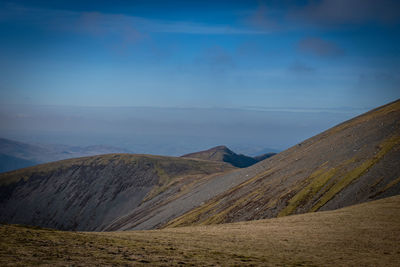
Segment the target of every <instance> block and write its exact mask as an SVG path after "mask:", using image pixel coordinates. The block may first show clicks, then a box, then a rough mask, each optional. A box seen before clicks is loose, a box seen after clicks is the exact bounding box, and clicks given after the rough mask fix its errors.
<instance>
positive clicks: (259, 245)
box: [0, 196, 400, 266]
mask: <svg viewBox="0 0 400 267" xmlns="http://www.w3.org/2000/svg"><path fill="white" fill-rule="evenodd" d="M0 240H1V242H0V265H1V266H8V265H9V266H14V265H17V266H32V265H39V264H40V265H47V266H96V265H97V266H98V265H103V266H115V265H123V266H126V265H142V264H143V265H144V264H150V265H201V266H208V265H210V266H211V265H212V266H215V265H223V266H227V265H229V266H232V265H263V266H343V265H345V266H400V196H396V197H391V198H386V199H383V200H378V201H373V202H369V203H364V204H361V205H357V206H352V207H348V208H344V209H340V210H336V211H328V212H317V213H308V214H303V215H294V216H287V217H282V218H276V219H269V220H260V221H252V222H242V223H234V224H222V225H213V226H198V227H181V228H167V229H163V230H153V231H136V232H135V231H131V232H109V233H95V232H92V233H87V232H61V231H54V230H48V229H36V228H32V227H22V226H15V225H3V226H1V227H0Z"/></svg>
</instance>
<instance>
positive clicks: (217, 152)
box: [182, 146, 275, 168]
mask: <svg viewBox="0 0 400 267" xmlns="http://www.w3.org/2000/svg"><path fill="white" fill-rule="evenodd" d="M273 155H275V154H274V153H266V154H263V155H260V156H257V157H248V156H245V155H242V154H236V153H235V152H233V151H232V150H230V149H229V148H227V147H226V146H216V147H213V148H210V149H208V150H204V151H199V152H195V153H190V154H186V155H183V156H182V157H184V158H196V159H204V160H212V161H221V162H227V163H230V164H231V165H233V166H235V167H239V168H246V167H249V166H251V165H253V164H255V163H257V162H259V161H261V160H264V159H266V158H269V157H271V156H273Z"/></svg>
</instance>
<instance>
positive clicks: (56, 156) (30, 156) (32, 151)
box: [0, 138, 130, 172]
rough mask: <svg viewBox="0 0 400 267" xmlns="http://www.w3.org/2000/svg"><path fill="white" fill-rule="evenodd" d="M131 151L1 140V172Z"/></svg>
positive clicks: (105, 147) (103, 147)
mask: <svg viewBox="0 0 400 267" xmlns="http://www.w3.org/2000/svg"><path fill="white" fill-rule="evenodd" d="M129 152H130V151H128V150H126V149H122V148H117V147H111V146H102V145H97V146H86V147H78V146H67V145H44V144H40V145H33V144H27V143H23V142H18V141H13V140H9V139H5V138H0V172H7V171H12V170H16V169H20V168H25V167H29V166H33V165H37V164H40V163H47V162H52V161H57V160H63V159H68V158H77V157H84V156H93V155H100V154H109V153H129Z"/></svg>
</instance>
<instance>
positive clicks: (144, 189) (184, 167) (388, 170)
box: [0, 101, 400, 231]
mask: <svg viewBox="0 0 400 267" xmlns="http://www.w3.org/2000/svg"><path fill="white" fill-rule="evenodd" d="M222 151H225V152H224V153H226V150H224V149H222ZM216 154H218V153H216ZM221 154H222V155H224V154H223V153H220V154H219V155H221ZM203 155H206V156H207V157H208V158H207V159H212V157H210V154H207V153H205V154H203ZM216 158H217V159H219V160H220V159H221V156H219V157H216ZM222 159H223V156H222ZM399 159H400V101H396V102H393V103H390V104H388V105H385V106H382V107H380V108H377V109H375V110H372V111H370V112H368V113H365V114H363V115H361V116H359V117H356V118H354V119H352V120H349V121H346V122H344V123H342V124H339V125H337V126H335V127H333V128H331V129H329V130H327V131H325V132H323V133H321V134H319V135H316V136H314V137H312V138H310V139H308V140H305V141H304V142H302V143H300V144H298V145H296V146H293V147H291V148H289V149H288V150H286V151H283V152H281V153H279V154H277V155H275V156H273V157H270V158H267V159H265V160H263V161H260V162H258V163H256V164H254V165H252V166H250V167H247V168H239V169H238V168H235V167H233V166H232V165H230V164H228V163H225V162H221V161H210V160H204V159H193V158H185V157H179V158H175V157H160V156H149V155H127V154H117V155H102V156H96V157H89V158H78V159H70V160H65V161H59V162H54V163H48V164H43V165H38V166H34V167H29V168H26V169H23V170H18V171H14V172H9V173H4V174H0V221H4V222H10V223H25V224H31V225H39V226H44V227H53V228H57V229H68V230H96V231H115V230H131V229H135V230H139V229H140V230H143V229H155V228H163V227H175V226H184V225H194V224H215V223H226V222H238V221H249V220H256V219H265V218H273V217H281V216H285V215H292V214H298V213H306V212H310V211H311V212H313V211H323V210H333V209H337V208H341V207H345V206H349V205H353V204H357V203H362V202H367V201H371V200H376V199H380V198H385V197H389V196H394V195H398V194H400V164H398V163H399Z"/></svg>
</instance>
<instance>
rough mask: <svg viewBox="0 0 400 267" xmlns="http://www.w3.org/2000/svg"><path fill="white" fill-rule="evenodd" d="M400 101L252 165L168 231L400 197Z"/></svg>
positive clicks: (175, 221)
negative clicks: (241, 178) (235, 182)
mask: <svg viewBox="0 0 400 267" xmlns="http://www.w3.org/2000/svg"><path fill="white" fill-rule="evenodd" d="M399 162H400V101H396V102H393V103H390V104H388V105H385V106H383V107H380V108H378V109H375V110H372V111H370V112H368V113H365V114H363V115H361V116H359V117H356V118H354V119H352V120H349V121H347V122H344V123H342V124H340V125H338V126H336V127H333V128H331V129H329V130H327V131H325V132H323V133H321V134H319V135H317V136H315V137H312V138H310V139H308V140H305V141H304V142H302V143H300V144H298V145H296V146H294V147H292V148H290V149H288V150H286V151H284V152H281V153H279V154H277V155H275V156H274V157H272V158H270V159H267V160H264V161H262V162H260V163H258V164H256V165H253V166H251V167H249V168H247V169H245V170H243V171H242V172H241V175H242V176H243V175H245V176H247V177H248V179H246V180H245V181H243V182H242V183H241V184H239V185H237V186H235V187H232V188H231V189H229V190H227V191H225V192H224V193H222V194H219V195H218V196H215V197H214V198H212V199H211V200H209V201H207V202H205V203H203V204H202V205H200V206H199V207H198V208H196V209H194V210H192V211H190V212H188V213H186V214H184V215H182V216H180V217H179V218H177V219H175V220H173V221H172V222H170V223H169V224H168V226H184V225H193V224H214V223H226V222H237V221H246V220H254V219H263V218H272V217H277V216H278V217H279V216H285V215H291V214H298V213H305V212H310V211H320V210H332V209H337V208H341V207H345V206H349V205H353V204H357V203H362V202H365V201H369V200H373V199H379V198H384V197H388V196H393V195H398V194H400V164H399Z"/></svg>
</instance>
